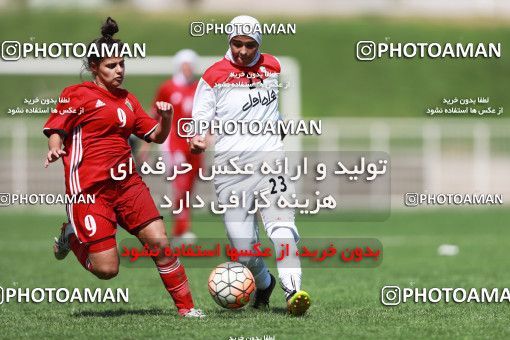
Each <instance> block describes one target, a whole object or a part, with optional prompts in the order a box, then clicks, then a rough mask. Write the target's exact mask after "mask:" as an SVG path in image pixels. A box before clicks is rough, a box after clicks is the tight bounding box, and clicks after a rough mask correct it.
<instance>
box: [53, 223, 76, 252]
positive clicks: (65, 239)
mask: <svg viewBox="0 0 510 340" xmlns="http://www.w3.org/2000/svg"><path fill="white" fill-rule="evenodd" d="M72 233H73V228H72V225H71V223H63V224H62V229H61V231H60V236H59V237H58V238H56V237H55V244H54V245H53V254H54V255H55V258H56V259H57V260H63V259H65V257H66V256H67V254H69V251H70V250H71V245H70V243H69V236H70V235H71V234H72Z"/></svg>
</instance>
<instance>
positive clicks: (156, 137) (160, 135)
mask: <svg viewBox="0 0 510 340" xmlns="http://www.w3.org/2000/svg"><path fill="white" fill-rule="evenodd" d="M156 108H157V112H158V114H159V115H160V116H161V121H160V123H159V125H158V126H157V127H156V130H154V132H153V133H151V134H150V135H149V140H150V141H151V142H154V143H158V144H162V143H163V142H164V141H165V140H166V138H167V137H168V134H169V133H170V123H171V122H172V116H173V114H174V108H173V106H172V104H170V103H167V102H156Z"/></svg>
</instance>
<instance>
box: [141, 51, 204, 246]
mask: <svg viewBox="0 0 510 340" xmlns="http://www.w3.org/2000/svg"><path fill="white" fill-rule="evenodd" d="M174 60H175V63H174V65H175V66H174V73H173V76H172V78H171V79H169V80H167V81H165V82H164V83H163V84H161V85H160V87H159V89H158V91H157V93H156V97H155V99H154V106H153V117H157V114H156V103H157V102H158V101H165V102H169V103H171V104H172V105H173V107H174V117H173V120H172V128H171V130H170V135H169V136H168V138H167V140H166V141H165V142H164V143H163V144H162V145H161V150H162V151H163V154H164V158H165V161H166V163H167V164H168V165H169V166H168V168H169V169H173V167H174V165H175V166H178V167H177V169H179V170H180V169H181V168H182V167H181V166H180V164H183V163H188V164H191V165H192V170H191V171H189V172H187V173H185V174H181V175H178V176H177V177H176V178H175V180H173V181H172V182H171V183H172V194H173V202H179V200H181V199H184V198H185V195H186V192H191V190H192V189H193V185H194V183H195V180H196V178H197V176H198V169H199V167H200V166H201V164H202V158H203V155H201V154H192V153H191V152H190V150H189V146H188V142H187V139H186V138H183V137H180V136H179V135H178V131H179V130H178V127H177V124H178V122H179V119H181V118H191V111H192V109H193V98H194V95H195V90H196V88H197V85H198V80H197V79H195V77H194V71H195V68H196V64H197V61H198V55H197V54H196V53H195V52H194V51H193V50H190V49H184V50H181V51H179V52H177V53H176V54H175V59H174ZM148 148H149V144H145V145H143V146H142V148H141V150H140V153H141V154H142V156H141V157H142V158H146V155H145V154H146V152H147V151H148ZM172 217H173V225H172V239H173V242H174V243H181V242H184V241H185V242H187V243H192V242H193V241H194V240H195V239H196V236H195V234H194V233H192V232H191V219H190V211H189V208H186V207H184V208H183V210H182V212H180V213H179V214H175V215H172Z"/></svg>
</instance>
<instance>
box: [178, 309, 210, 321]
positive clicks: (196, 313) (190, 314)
mask: <svg viewBox="0 0 510 340" xmlns="http://www.w3.org/2000/svg"><path fill="white" fill-rule="evenodd" d="M180 314H181V316H183V317H185V318H196V319H203V318H205V314H204V312H202V310H201V309H196V308H191V309H189V310H188V311H187V312H184V313H180Z"/></svg>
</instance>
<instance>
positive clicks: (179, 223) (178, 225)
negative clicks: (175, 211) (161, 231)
mask: <svg viewBox="0 0 510 340" xmlns="http://www.w3.org/2000/svg"><path fill="white" fill-rule="evenodd" d="M182 213H184V211H183V212H182ZM182 213H181V214H182ZM187 231H189V222H188V218H187V217H185V218H183V217H182V216H176V217H175V219H174V224H173V226H172V236H174V237H176V236H181V235H183V234H184V233H186V232H187Z"/></svg>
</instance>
